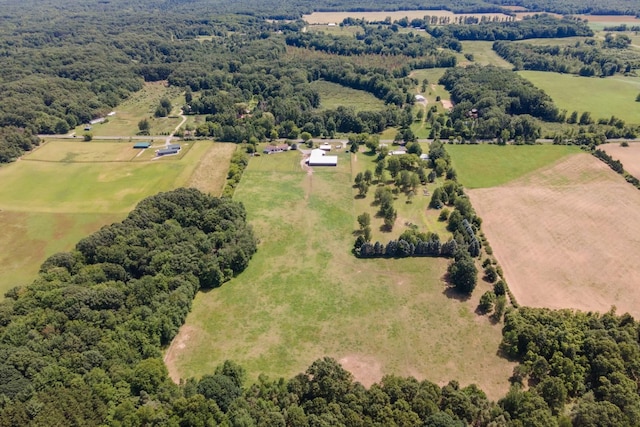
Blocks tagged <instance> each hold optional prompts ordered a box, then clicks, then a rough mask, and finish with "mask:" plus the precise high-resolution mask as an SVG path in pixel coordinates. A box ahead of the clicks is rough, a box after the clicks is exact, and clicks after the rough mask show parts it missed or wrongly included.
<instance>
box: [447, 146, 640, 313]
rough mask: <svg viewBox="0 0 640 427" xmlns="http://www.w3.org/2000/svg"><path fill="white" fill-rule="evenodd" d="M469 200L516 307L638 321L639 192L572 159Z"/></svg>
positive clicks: (474, 193)
mask: <svg viewBox="0 0 640 427" xmlns="http://www.w3.org/2000/svg"><path fill="white" fill-rule="evenodd" d="M459 173H464V170H463V169H462V168H461V169H459ZM468 194H469V197H470V198H471V201H472V203H473V206H474V207H475V209H476V211H477V213H478V215H480V217H482V219H483V223H482V228H483V230H484V232H485V234H486V236H487V238H488V239H489V241H490V242H491V246H492V248H493V252H494V255H495V256H496V258H497V259H498V261H499V263H500V265H501V266H502V268H503V270H504V274H505V278H506V280H507V283H508V284H509V287H510V289H511V291H512V292H513V294H514V295H515V297H516V299H517V301H518V303H520V304H522V305H526V306H531V307H549V308H554V309H560V308H575V309H581V310H585V311H600V312H604V311H608V310H609V309H610V308H611V306H616V307H617V310H618V312H619V313H624V312H629V313H630V314H632V315H633V316H636V317H637V316H639V315H640V288H638V287H637V286H636V284H637V283H639V282H640V268H639V267H638V263H637V253H638V251H639V250H640V210H639V209H638V207H639V206H640V192H638V190H637V189H635V188H634V187H633V186H632V185H630V184H628V183H627V182H626V181H625V180H624V178H623V177H621V176H620V175H618V174H616V173H615V172H613V171H612V170H611V169H610V168H609V167H608V166H607V165H606V164H604V163H603V162H601V161H600V160H598V159H596V158H595V157H593V156H591V155H589V154H587V153H577V154H573V155H569V156H565V157H562V158H560V159H559V160H558V161H557V162H555V163H553V164H551V165H549V166H546V167H543V168H541V169H538V170H536V171H534V172H531V173H529V174H527V175H524V176H522V177H520V178H518V179H515V180H513V181H510V182H508V183H505V184H502V185H498V186H495V187H491V188H481V189H474V190H470V191H469V192H468Z"/></svg>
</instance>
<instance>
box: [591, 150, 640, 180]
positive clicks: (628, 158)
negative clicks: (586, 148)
mask: <svg viewBox="0 0 640 427" xmlns="http://www.w3.org/2000/svg"><path fill="white" fill-rule="evenodd" d="M598 148H599V149H600V150H604V151H606V152H607V154H608V155H610V156H611V157H613V158H614V159H616V160H620V162H621V163H622V166H624V170H625V171H627V172H629V173H630V174H631V175H633V176H635V177H636V178H638V177H640V144H638V143H637V142H630V143H629V146H628V147H623V146H621V145H620V144H619V143H609V144H603V145H599V146H598Z"/></svg>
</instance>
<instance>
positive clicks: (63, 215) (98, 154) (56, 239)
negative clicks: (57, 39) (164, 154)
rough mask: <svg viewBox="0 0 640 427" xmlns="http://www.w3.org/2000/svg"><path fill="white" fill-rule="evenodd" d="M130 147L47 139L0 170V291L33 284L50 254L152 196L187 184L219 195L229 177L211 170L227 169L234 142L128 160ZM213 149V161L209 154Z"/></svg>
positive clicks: (73, 243) (121, 215)
mask: <svg viewBox="0 0 640 427" xmlns="http://www.w3.org/2000/svg"><path fill="white" fill-rule="evenodd" d="M131 146H132V143H124V142H90V143H87V142H82V141H76V140H61V141H50V142H47V143H46V144H44V145H43V146H41V147H39V148H38V149H37V150H35V151H33V152H32V153H29V154H27V155H25V156H24V157H23V158H22V159H21V160H19V161H17V162H15V163H11V164H8V165H5V166H3V167H1V168H0V179H1V180H2V182H3V183H4V185H3V186H2V188H0V225H1V226H2V229H3V230H4V232H3V233H2V235H1V236H0V294H4V292H6V291H7V290H8V289H10V288H12V287H14V286H17V285H26V284H28V283H29V282H30V281H32V280H33V279H34V277H35V274H36V273H37V271H38V268H39V267H40V265H41V264H42V262H43V261H44V260H45V259H46V258H47V257H48V256H50V255H52V254H53V253H56V252H60V251H66V250H69V249H71V248H72V247H73V246H74V245H75V244H76V243H77V242H78V240H80V239H81V238H83V237H86V236H87V235H88V234H90V233H92V232H94V231H96V230H98V229H99V228H100V227H101V226H103V225H106V224H110V223H112V222H115V221H119V220H122V219H123V218H124V217H125V216H126V215H127V213H128V212H129V211H131V210H132V209H133V207H134V206H135V205H136V204H137V203H138V202H139V201H140V200H141V199H143V198H145V197H147V196H150V195H152V194H156V193H158V192H160V191H167V190H170V189H173V188H176V187H180V186H183V185H187V184H188V185H191V186H194V187H198V188H202V187H204V188H206V189H208V190H209V191H211V192H213V193H215V194H219V193H220V191H221V188H222V186H223V185H224V179H220V178H219V177H217V178H213V175H215V174H216V173H217V174H218V175H219V174H224V175H226V171H227V169H228V167H229V159H230V157H231V153H232V152H233V150H232V149H231V148H235V145H231V146H230V145H229V144H214V143H211V142H206V141H198V142H197V143H195V144H194V145H193V147H191V149H190V150H185V154H184V155H183V156H182V157H174V158H162V159H159V160H157V161H140V160H137V159H136V160H135V161H131V160H132V159H131V157H132V154H135V151H134V150H133V149H132V148H131ZM211 153H215V157H216V159H217V161H216V162H214V161H211V160H206V159H208V158H210V157H211V156H212V154H211ZM134 158H135V156H134ZM201 158H202V159H205V160H203V162H202V164H201V162H200V159H201ZM199 165H200V166H203V167H204V168H206V169H207V171H202V170H201V168H200V167H199ZM212 168H217V169H219V170H220V171H219V172H211V171H210V169H212Z"/></svg>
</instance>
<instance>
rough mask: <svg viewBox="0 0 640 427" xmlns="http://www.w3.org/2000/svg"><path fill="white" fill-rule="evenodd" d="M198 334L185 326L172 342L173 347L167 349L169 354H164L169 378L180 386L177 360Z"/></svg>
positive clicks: (194, 329) (192, 328)
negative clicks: (191, 339) (192, 337)
mask: <svg viewBox="0 0 640 427" xmlns="http://www.w3.org/2000/svg"><path fill="white" fill-rule="evenodd" d="M195 333H196V328H194V327H193V326H189V325H183V326H182V327H181V328H180V331H179V332H178V335H176V336H175V338H174V339H173V341H171V345H170V346H169V348H168V349H167V352H166V353H165V354H164V364H165V366H166V367H167V371H169V378H171V380H172V381H173V382H174V383H176V384H178V383H180V374H179V372H178V368H177V367H176V358H177V357H178V355H179V354H180V353H181V350H183V349H184V348H185V347H186V346H187V344H188V342H189V340H190V338H191V336H192V335H193V334H195Z"/></svg>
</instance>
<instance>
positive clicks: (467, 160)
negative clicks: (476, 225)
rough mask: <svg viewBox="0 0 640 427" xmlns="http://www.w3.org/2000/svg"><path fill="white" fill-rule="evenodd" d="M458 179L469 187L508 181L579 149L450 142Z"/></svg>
mask: <svg viewBox="0 0 640 427" xmlns="http://www.w3.org/2000/svg"><path fill="white" fill-rule="evenodd" d="M447 151H448V152H449V154H450V155H451V160H452V162H453V167H454V168H455V170H456V172H457V173H458V181H460V183H462V185H464V186H465V187H466V188H487V187H495V186H498V185H501V184H505V183H507V182H509V181H512V180H514V179H517V178H519V177H521V176H524V175H526V174H527V173H530V172H532V171H535V170H536V169H539V168H541V167H543V166H546V165H549V164H552V163H554V162H556V161H558V160H559V159H561V158H563V157H565V156H567V155H570V154H573V153H578V152H580V148H578V147H575V146H570V145H505V146H500V145H489V144H479V145H447Z"/></svg>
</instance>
